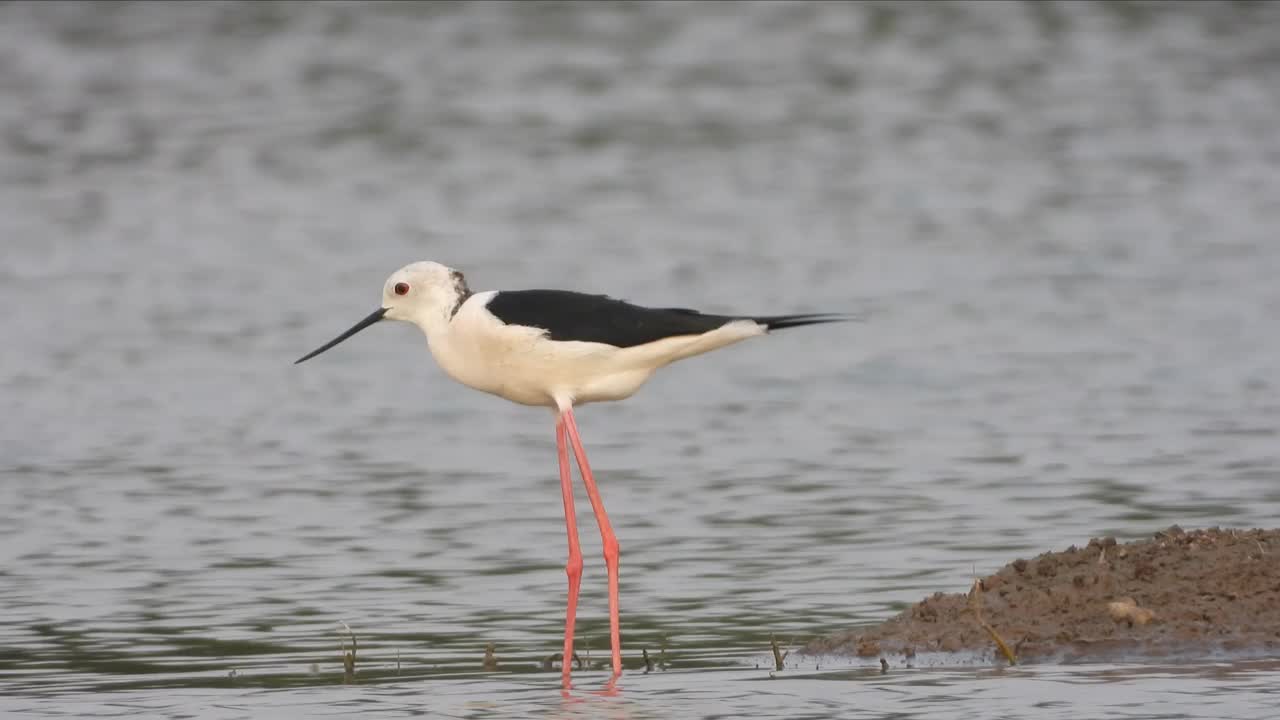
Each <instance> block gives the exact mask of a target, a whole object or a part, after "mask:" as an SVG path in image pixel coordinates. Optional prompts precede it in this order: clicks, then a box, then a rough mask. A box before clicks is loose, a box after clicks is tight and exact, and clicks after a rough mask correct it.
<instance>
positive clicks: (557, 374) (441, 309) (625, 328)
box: [295, 262, 852, 687]
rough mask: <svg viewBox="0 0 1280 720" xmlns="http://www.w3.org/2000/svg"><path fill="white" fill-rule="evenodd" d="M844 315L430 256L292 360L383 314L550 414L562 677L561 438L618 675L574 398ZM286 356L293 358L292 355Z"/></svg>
mask: <svg viewBox="0 0 1280 720" xmlns="http://www.w3.org/2000/svg"><path fill="white" fill-rule="evenodd" d="M849 319H852V318H850V317H849V316H847V315H838V314H809V315H769V316H730V315H709V314H705V313H701V312H698V311H696V310H687V309H683V308H648V307H640V306H637V305H632V304H630V303H627V302H623V301H621V300H615V299H613V298H610V297H608V296H605V295H588V294H584V293H579V292H573V291H568V290H514V291H511V290H490V291H486V292H474V293H473V292H471V290H470V289H469V288H468V287H467V283H466V281H465V280H464V279H463V276H462V273H460V272H458V271H457V270H454V269H452V268H449V267H446V266H444V265H441V264H439V263H435V262H416V263H413V264H411V265H406V266H405V267H403V268H401V269H399V270H397V271H396V272H395V273H393V274H392V275H391V277H389V278H387V281H386V283H385V284H384V285H383V287H382V304H381V306H380V307H379V308H378V309H377V310H375V311H373V313H371V314H370V315H369V316H368V317H366V318H365V319H363V320H361V321H360V322H358V323H356V324H355V325H354V326H352V328H351V329H349V330H347V331H346V332H344V333H342V334H341V335H339V336H338V337H336V338H334V339H333V340H331V341H329V342H328V343H325V344H324V345H322V346H321V347H319V348H317V349H316V350H314V351H312V352H310V353H308V354H307V355H305V356H303V357H301V358H299V359H298V360H297V362H298V363H300V362H302V361H304V360H308V359H310V358H313V357H315V356H316V355H319V354H320V353H322V352H324V351H326V350H328V349H330V348H332V347H333V346H335V345H337V344H338V343H340V342H342V341H343V340H346V339H347V338H349V337H351V336H352V335H355V334H356V333H358V332H360V331H361V330H363V329H365V328H367V327H369V326H370V325H373V324H374V323H377V322H379V321H382V320H401V321H404V322H409V323H413V324H414V325H417V326H418V327H419V328H421V329H422V332H423V333H425V334H426V336H427V345H428V347H429V349H430V351H431V354H432V356H434V357H435V360H436V362H437V363H438V364H439V365H440V367H441V368H442V369H443V370H444V371H445V373H447V374H448V375H449V376H450V377H452V378H453V379H454V380H457V381H458V382H460V383H462V384H463V385H466V386H468V387H472V388H475V389H476V390H481V391H484V392H487V393H491V394H493V395H497V396H498V397H501V398H505V399H507V400H510V401H512V402H515V403H519V404H521V405H530V406H540V407H547V408H551V409H552V410H553V411H554V412H555V413H556V451H557V455H558V458H559V463H560V488H561V494H562V495H563V499H564V517H565V525H566V528H567V530H568V535H569V562H568V564H567V565H566V567H565V571H566V573H567V574H568V576H569V599H568V608H567V609H566V610H565V622H564V653H563V655H562V661H561V666H562V668H563V674H562V680H563V683H564V685H565V687H568V684H569V668H570V665H571V663H570V659H571V658H572V657H573V625H574V619H575V617H576V613H577V607H578V588H579V585H580V582H581V579H582V553H581V551H580V550H579V547H578V527H577V519H576V515H575V514H574V509H573V484H572V483H573V479H572V469H571V467H570V465H569V453H568V449H567V447H566V444H567V445H571V446H572V448H573V454H574V457H575V458H576V459H577V461H578V469H579V470H580V471H581V473H582V482H583V484H584V485H585V486H586V490H587V497H588V498H589V499H590V500H591V509H592V510H593V511H594V512H595V516H596V522H597V523H598V524H599V526H600V536H601V539H602V541H603V544H604V561H605V567H606V569H607V571H608V582H609V641H610V647H611V649H612V657H613V678H614V679H615V680H616V679H617V677H618V676H619V675H620V674H621V673H622V654H621V646H620V644H619V641H618V540H617V538H616V537H614V534H613V528H612V527H611V526H610V525H609V516H608V515H607V514H606V513H605V510H604V503H603V502H601V500H600V491H599V490H598V489H597V488H596V482H595V478H594V477H592V475H591V467H590V466H589V465H588V464H587V453H586V451H585V450H583V448H582V440H581V438H580V437H579V435H578V425H577V422H575V420H574V417H573V408H574V406H575V405H583V404H586V403H592V402H605V401H612V400H622V399H624V398H628V397H630V396H631V395H633V394H634V393H635V392H636V391H637V390H639V389H640V386H641V385H643V384H644V382H645V381H646V380H648V379H649V377H650V376H652V375H653V373H654V371H655V370H657V369H658V368H661V367H664V366H666V365H669V364H671V363H673V362H675V361H677V360H683V359H685V358H689V357H693V356H694V355H701V354H702V353H705V352H710V351H711V350H716V349H718V348H722V347H725V346H727V345H732V344H734V343H737V342H740V341H742V340H746V339H747V338H752V337H756V336H757V335H764V334H766V333H767V332H769V331H771V330H781V329H784V328H791V327H799V326H802V325H815V324H818V323H827V322H837V321H841V320H849ZM295 364H296V363H295Z"/></svg>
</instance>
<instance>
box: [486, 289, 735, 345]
mask: <svg viewBox="0 0 1280 720" xmlns="http://www.w3.org/2000/svg"><path fill="white" fill-rule="evenodd" d="M486 307H487V309H488V310H489V312H490V313H492V314H493V316H494V317H496V318H498V319H499V320H501V321H502V322H504V323H506V324H507V325H520V326H524V327H533V328H538V329H540V330H545V331H547V336H548V337H549V338H550V339H552V340H577V341H581V342H596V343H604V344H605V345H613V346H614V347H620V348H627V347H635V346H636V345H644V344H646V343H651V342H655V341H657V340H662V339H663V338H669V337H678V336H681V335H701V334H702V333H705V332H710V331H712V330H715V329H716V328H718V327H720V326H722V325H724V324H725V323H727V322H731V321H733V320H739V319H749V318H736V317H730V316H725V315H706V314H703V313H700V312H698V311H697V310H687V309H684V308H647V307H641V306H639V305H632V304H631V303H628V302H624V301H622V300H615V299H614V298H611V297H608V296H607V295H588V294H586V293H579V292H573V291H570V290H513V291H503V292H499V293H497V294H496V295H494V296H493V298H491V299H490V300H489V304H488V305H487V306H486Z"/></svg>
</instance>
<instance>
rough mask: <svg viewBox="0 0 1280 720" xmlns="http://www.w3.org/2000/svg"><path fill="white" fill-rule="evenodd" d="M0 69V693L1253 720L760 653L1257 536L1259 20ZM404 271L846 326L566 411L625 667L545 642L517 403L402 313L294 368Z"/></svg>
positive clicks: (1271, 10) (551, 34)
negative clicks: (776, 644) (610, 676)
mask: <svg viewBox="0 0 1280 720" xmlns="http://www.w3.org/2000/svg"><path fill="white" fill-rule="evenodd" d="M0 98H3V101H2V102H0V247H2V248H3V254H2V257H3V262H0V307H3V308H4V313H3V317H2V319H0V331H2V337H3V341H2V342H0V398H2V399H3V406H4V412H3V427H4V429H3V432H2V433H0V712H3V713H5V714H6V715H12V716H44V715H48V716H105V715H115V716H137V717H199V718H224V717H225V718H232V717H295V716H296V717H314V716H318V715H324V714H331V713H332V714H354V713H356V712H359V713H360V714H361V716H363V717H382V716H393V715H402V714H426V715H428V716H456V717H529V716H534V715H542V714H551V715H561V716H574V715H582V716H589V717H596V716H609V717H663V718H667V717H739V716H743V715H746V714H749V715H751V716H752V717H755V718H766V717H779V718H782V717H785V718H799V717H854V716H857V717H918V716H926V715H927V716H929V717H938V716H941V717H948V716H975V715H980V716H997V715H998V716H1003V717H1033V718H1053V717H1064V718H1067V717H1069V718H1076V717H1084V716H1089V717H1125V718H1134V717H1175V716H1176V717H1205V718H1209V717H1213V718H1222V717H1266V716H1269V713H1270V712H1272V711H1273V709H1274V707H1275V706H1276V703H1277V700H1278V698H1277V694H1276V690H1275V688H1276V687H1277V686H1280V683H1278V682H1277V681H1280V671H1277V670H1276V668H1275V666H1274V665H1270V666H1268V665H1265V664H1263V665H1251V664H1247V663H1238V662H1231V661H1229V660H1227V661H1223V662H1220V663H1219V662H1215V663H1209V664H1205V665H1196V666H1169V667H1159V668H1153V667H1150V666H1141V665H1140V666H1136V667H1126V666H1099V667H1050V666H1042V667H1031V668H1014V669H1005V670H997V669H994V668H992V667H990V666H987V667H977V668H967V669H964V668H962V669H955V668H949V669H941V668H934V669H929V668H917V669H915V670H908V669H902V668H895V669H894V670H893V671H892V672H890V673H889V674H887V675H880V674H878V668H877V669H873V670H870V671H864V670H863V669H862V668H863V667H864V665H863V664H860V661H850V660H842V659H838V658H828V659H819V660H815V659H812V658H808V659H804V660H803V661H800V660H794V661H789V662H790V663H791V665H792V666H790V667H788V669H787V670H785V671H783V672H781V673H770V672H769V671H768V663H769V659H770V656H769V650H768V643H769V637H770V635H776V636H777V637H778V638H779V639H780V641H784V645H787V644H790V645H793V646H798V645H800V644H802V643H803V642H804V641H805V640H808V639H809V638H812V637H814V636H815V635H818V634H822V633H827V632H832V631H837V630H841V629H844V628H847V627H849V626H852V625H855V624H857V623H866V622H874V621H877V620H880V619H883V618H885V617H888V616H890V615H892V614H893V613H895V612H897V611H898V610H900V609H901V608H903V607H905V606H906V605H907V604H909V603H911V602H914V601H916V600H918V599H919V598H920V597H922V596H923V595H926V594H929V593H932V592H934V591H938V590H944V591H961V590H964V589H965V588H966V587H967V586H968V582H969V580H970V579H971V577H972V576H973V573H974V571H975V570H976V571H978V572H990V571H992V570H994V569H996V568H998V567H1000V566H1001V565H1003V564H1004V563H1006V562H1008V561H1010V560H1012V559H1013V558H1015V557H1018V556H1031V555H1034V554H1037V553H1039V552H1042V551H1045V550H1051V549H1061V548H1063V547H1065V546H1066V545H1069V544H1072V543H1083V542H1085V541H1087V540H1088V538H1089V537H1091V536H1096V535H1105V534H1111V535H1115V536H1117V537H1119V538H1121V539H1129V538H1136V537H1142V536H1145V535H1147V534H1148V533H1150V532H1152V531H1154V530H1157V529H1160V528H1163V527H1166V526H1168V525H1170V524H1172V523H1180V524H1182V525H1183V526H1184V527H1192V526H1201V525H1223V526H1232V527H1253V526H1266V527H1274V526H1275V525H1276V519H1277V516H1278V515H1280V445H1278V444H1277V432H1278V431H1280V399H1278V397H1277V379H1276V371H1277V368H1278V367H1280V334H1278V333H1277V332H1276V322H1275V320H1276V318H1277V316H1278V315H1280V284H1278V283H1277V281H1276V277H1277V275H1280V244H1278V243H1277V241H1276V232H1277V227H1280V176H1278V174H1277V173H1278V171H1280V133H1277V118H1280V4H1275V3H1265V2H1256V3H1255V2H1214V3H1147V2H1114V3H1105V4H1102V3H1098V4H1093V3H1084V2H1027V3H1014V2H945V3H944V2H937V3H934V2H930V3H898V2H866V3H834V2H833V3H806V2H787V3H756V4H731V3H709V2H708V3H678V2H673V3H611V2H602V3H532V2H530V3H509V4H508V3H447V2H441V3H411V2H388V3H379V2H368V3H354V2H324V3H259V2H244V3H148V2H134V3H123V2H101V3H28V2H8V3H3V4H0ZM419 259H433V260H437V261H440V262H444V263H446V264H449V265H451V266H454V267H457V268H459V269H461V270H463V271H464V272H466V273H467V277H468V280H469V281H470V283H471V285H472V287H473V288H475V289H496V288H512V289H514V288H527V287H566V288H573V289H578V290H584V291H591V292H603V293H609V294H613V295H616V296H619V297H624V298H626V299H629V300H632V301H635V302H641V303H646V304H669V305H677V306H689V307H699V308H703V309H706V310H709V311H723V312H752V313H757V312H805V311H842V310H848V311H854V312H858V313H860V314H862V315H864V317H865V320H864V322H861V323H858V324H851V325H846V326H828V327H823V328H814V329H803V330H794V331H788V332H786V333H781V334H778V335H775V336H771V337H768V338H764V339H761V340H758V341H752V342H749V343H745V344H742V345H739V346H735V347H734V348H732V349H730V350H726V351H723V352H721V353H716V354H714V355H712V356H704V357H700V358H697V359H694V360H690V361H688V362H685V363H682V364H680V365H677V366H675V367H672V368H670V369H668V370H667V371H665V372H664V373H663V374H661V375H659V376H658V377H657V378H656V379H655V380H654V381H652V382H651V383H650V384H649V385H648V386H647V387H646V388H645V389H644V390H643V391H642V392H641V393H640V394H639V395H637V396H636V397H635V398H633V399H631V400H629V401H628V402H626V403H622V404H617V405H598V406H589V407H587V408H585V409H584V410H583V411H582V412H580V413H579V419H580V423H581V426H582V430H583V435H584V440H585V442H586V444H587V449H588V452H589V453H590V457H591V459H592V462H593V465H594V467H595V469H596V473H597V477H598V478H599V480H600V484H601V488H602V492H603V494H604V500H605V503H606V505H607V507H608V508H609V510H610V512H611V516H612V518H613V521H614V524H615V528H616V530H617V532H618V535H619V537H620V539H621V543H622V552H623V556H622V609H623V615H622V621H623V641H624V651H625V660H626V663H627V665H628V667H629V668H632V671H631V672H629V673H628V674H627V675H625V676H624V678H623V681H622V683H621V685H620V692H619V694H618V695H617V696H613V697H597V696H595V695H593V694H591V692H590V690H591V689H592V688H593V687H594V686H595V684H596V681H597V680H600V681H602V679H603V674H602V673H600V672H599V671H587V672H584V673H582V674H581V675H580V679H579V683H578V684H579V690H577V691H575V693H574V694H573V695H572V696H571V697H570V698H568V699H565V698H562V697H561V696H560V695H559V693H558V692H556V688H557V682H558V675H557V674H555V673H552V672H538V668H539V664H540V662H541V660H542V659H543V658H544V657H546V656H547V655H549V654H551V653H554V652H556V651H557V650H558V648H559V643H560V632H561V626H562V622H563V606H562V603H563V600H564V584H565V582H564V573H563V562H564V556H565V548H564V531H563V520H562V509H561V505H560V499H559V494H558V487H557V486H558V481H557V477H556V467H555V452H554V435H553V425H552V419H551V416H550V415H549V414H548V413H545V412H543V411H538V410H531V409H528V408H522V407H517V406H513V405H508V404H506V403H504V402H503V401H501V400H498V399H496V398H492V397H489V396H486V395H481V394H479V393H475V392H473V391H470V390H467V389H465V388H462V387H461V386H458V385H455V384H453V383H452V382H451V381H450V380H449V379H448V378H446V377H445V376H444V375H443V373H442V372H440V371H439V370H438V369H437V368H436V367H435V366H434V364H433V363H432V362H431V359H430V357H429V355H428V354H427V352H426V350H425V346H424V342H423V339H422V337H421V335H420V334H419V333H418V331H417V330H415V329H413V328H411V327H409V326H404V325H394V326H392V325H388V326H381V327H378V328H375V329H374V330H371V331H368V332H366V333H364V334H362V335H361V336H360V337H358V338H356V339H354V340H352V341H350V342H348V343H347V344H345V345H343V346H342V347H341V348H339V349H337V350H334V351H332V352H330V353H328V354H326V355H325V356H323V357H322V358H319V359H317V360H315V361H312V362H310V363H308V364H306V365H302V366H297V367H295V366H293V365H292V364H291V363H292V361H293V360H294V359H296V358H297V357H298V356H300V355H301V354H302V353H304V352H306V351H308V350H311V349H312V348H314V347H315V346H317V345H318V344H320V343H321V342H323V341H325V340H327V339H329V338H330V337H332V336H333V335H335V334H336V333H338V332H339V331H341V330H343V329H344V328H346V327H348V326H349V325H350V324H351V323H352V322H354V321H355V320H357V319H359V318H361V317H363V316H364V315H365V314H367V313H368V312H369V311H370V310H372V309H373V308H374V307H375V306H376V303H377V302H378V298H379V293H380V288H381V283H382V282H383V280H384V278H385V277H386V276H387V275H388V274H389V273H390V272H391V271H392V270H394V269H396V268H398V267H400V266H401V265H403V264H405V263H407V262H410V261H413V260H419ZM578 507H579V510H580V511H582V517H581V518H580V522H581V524H582V539H583V543H584V553H585V555H586V558H587V566H586V573H585V577H584V584H583V590H584V594H583V600H582V605H581V608H580V611H579V618H580V620H579V637H580V643H579V648H580V651H582V652H583V653H584V654H585V655H588V656H589V658H588V659H589V661H590V662H592V663H595V662H599V661H601V660H604V659H606V658H607V614H606V607H605V595H604V592H603V590H604V572H603V566H602V563H601V562H600V560H599V540H598V536H597V535H596V532H595V528H594V523H593V521H592V519H591V516H590V513H589V506H588V505H587V504H586V502H585V501H580V502H579V505H578ZM341 622H345V623H347V624H348V625H349V626H350V627H351V629H352V630H353V631H354V632H355V634H356V636H357V637H358V639H359V655H358V657H359V662H358V667H357V670H358V673H357V681H358V682H357V683H356V684H354V685H344V684H343V678H342V660H341V654H340V650H339V642H340V636H341V635H343V634H345V633H340V632H339V631H340V629H341V625H340V623H341ZM489 643H492V644H493V646H494V648H495V649H496V652H497V654H498V657H499V660H500V662H501V665H500V666H499V670H498V671H496V672H492V673H490V672H485V671H484V670H483V668H482V667H481V658H482V657H483V652H484V647H485V646H486V645H487V644H489ZM642 650H647V651H648V652H649V653H650V655H651V656H655V657H656V656H658V654H659V653H665V654H663V655H662V657H663V659H665V660H666V661H668V663H669V669H667V670H666V671H660V670H655V672H653V673H650V674H642V673H640V672H638V671H637V670H636V669H637V668H640V667H642V666H643V662H642V661H641V659H640V653H641V651H642ZM771 674H772V675H776V677H774V678H773V679H772V680H771V679H770V675H771ZM1082 688H1087V689H1083V690H1082Z"/></svg>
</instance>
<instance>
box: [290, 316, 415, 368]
mask: <svg viewBox="0 0 1280 720" xmlns="http://www.w3.org/2000/svg"><path fill="white" fill-rule="evenodd" d="M390 309H391V308H378V309H377V310H374V311H373V312H372V313H370V314H369V317H367V318H365V319H363V320H361V321H360V322H358V323H356V324H355V325H352V326H351V329H350V330H348V331H346V332H344V333H342V334H341V335H339V336H338V337H336V338H334V339H332V340H330V341H329V342H327V343H325V344H323V345H321V346H320V347H318V348H316V349H315V350H312V351H311V352H309V353H307V354H306V355H303V356H302V357H300V358H298V359H297V360H295V361H294V362H293V364H294V365H297V364H298V363H300V362H302V361H303V360H310V359H311V358H313V357H315V356H317V355H319V354H320V353H322V352H324V351H325V350H328V349H329V348H331V347H333V346H334V345H337V344H338V343H340V342H342V341H343V340H346V339H347V338H349V337H351V336H352V335H355V334H356V333H358V332H360V331H361V330H363V329H365V328H367V327H369V326H370V325H372V324H374V323H376V322H378V321H379V320H381V319H382V316H383V315H386V314H387V311H388V310H390Z"/></svg>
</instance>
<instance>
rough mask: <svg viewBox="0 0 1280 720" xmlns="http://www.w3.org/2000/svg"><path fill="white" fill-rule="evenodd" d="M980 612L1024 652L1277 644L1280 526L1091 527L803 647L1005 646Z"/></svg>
mask: <svg viewBox="0 0 1280 720" xmlns="http://www.w3.org/2000/svg"><path fill="white" fill-rule="evenodd" d="M975 608H976V609H977V611H978V612H977V615H975ZM981 621H985V622H986V623H987V624H989V625H990V626H991V627H992V628H993V629H994V630H995V631H996V633H997V634H998V635H999V636H1000V637H1001V638H1003V640H1004V642H1005V643H1006V644H1007V645H1008V646H1009V648H1010V649H1011V650H1012V651H1013V652H1014V653H1015V654H1016V656H1017V659H1018V661H1019V662H1021V661H1034V660H1037V659H1039V660H1049V659H1053V660H1062V661H1072V660H1076V661H1080V660H1093V659H1098V660H1102V659H1106V658H1108V657H1116V656H1119V655H1123V656H1151V657H1169V656H1186V655H1208V654H1211V653H1217V652H1224V651H1225V652H1245V653H1250V654H1258V653H1261V654H1275V655H1280V530H1220V529H1218V528H1212V529H1208V530H1193V531H1183V530H1182V529H1181V528H1179V527H1177V526H1174V527H1171V528H1169V529H1168V530H1164V531H1161V532H1158V533H1156V534H1155V536H1154V537H1152V538H1150V539H1147V540H1141V541H1136V542H1132V543H1125V544H1117V543H1116V541H1115V540H1114V539H1113V538H1094V539H1092V540H1090V541H1089V542H1088V544H1087V545H1085V546H1084V547H1079V548H1078V547H1075V546H1072V547H1070V548H1067V549H1066V550H1065V551H1063V552H1049V553H1045V554H1043V555H1040V556H1038V557H1035V558H1033V559H1018V560H1015V561H1013V562H1011V563H1009V564H1008V565H1006V566H1005V567H1004V568H1003V569H1001V570H1000V571H999V572H997V573H995V574H994V575H990V576H987V577H985V578H981V580H980V581H979V583H978V589H977V592H976V593H975V591H974V590H973V589H972V588H970V589H968V592H961V593H954V594H944V593H937V594H935V595H933V596H932V597H928V598H925V599H924V600H922V601H920V602H919V603H916V604H915V605H913V606H912V607H910V608H908V609H907V610H905V611H903V612H902V613H900V614H899V615H898V616H896V617H893V618H891V619H889V620H886V621H885V622H883V623H880V624H879V625H872V626H867V627H859V628H853V629H851V630H849V631H847V632H844V633H840V634H837V635H833V636H830V637H826V638H820V639H818V640H815V641H813V642H811V643H809V645H808V646H807V647H806V648H805V652H807V653H809V654H850V655H858V656H861V657H866V658H869V659H875V658H879V657H887V658H890V659H893V658H894V657H895V656H896V657H898V658H901V657H903V656H906V657H907V658H910V657H911V656H912V655H914V654H915V653H926V652H927V653H939V652H941V653H978V654H979V656H982V657H992V658H999V657H1001V653H1000V652H999V651H998V650H997V646H996V644H995V642H994V640H993V638H992V636H991V634H990V633H989V632H988V631H987V630H985V629H984V628H983V627H982V625H981V624H980V623H981Z"/></svg>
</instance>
